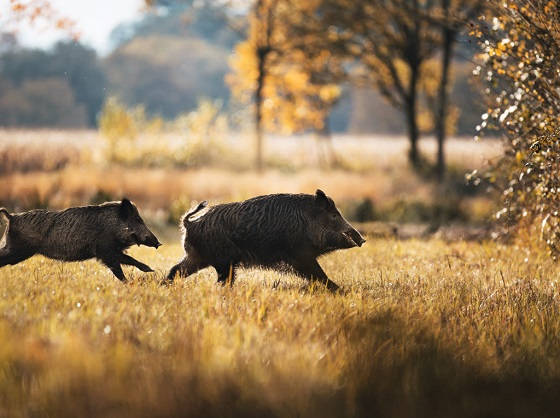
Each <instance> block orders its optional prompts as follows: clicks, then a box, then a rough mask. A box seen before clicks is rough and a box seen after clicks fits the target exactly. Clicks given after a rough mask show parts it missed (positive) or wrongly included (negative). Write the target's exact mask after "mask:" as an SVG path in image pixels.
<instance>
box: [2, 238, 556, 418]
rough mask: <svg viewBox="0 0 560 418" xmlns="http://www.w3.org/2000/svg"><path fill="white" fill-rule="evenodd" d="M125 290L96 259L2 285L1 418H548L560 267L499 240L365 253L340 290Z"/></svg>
mask: <svg viewBox="0 0 560 418" xmlns="http://www.w3.org/2000/svg"><path fill="white" fill-rule="evenodd" d="M131 252H132V254H133V255H134V256H135V257H137V258H139V259H140V260H143V261H145V262H147V263H149V264H150V265H152V267H154V268H155V269H156V273H151V274H141V273H139V272H137V271H133V270H131V269H128V270H127V271H126V274H127V275H128V277H129V282H128V283H126V284H122V283H120V282H118V281H117V280H115V279H114V278H113V277H112V275H111V274H110V272H109V271H108V270H107V269H105V268H104V267H103V266H101V265H100V264H98V263H96V262H95V261H90V262H86V263H81V264H76V263H74V264H62V263H60V262H55V261H51V260H47V259H44V258H41V257H34V258H32V259H30V260H28V261H26V262H24V263H21V264H18V265H15V266H10V267H6V268H2V269H0V294H1V298H0V338H1V340H2V344H1V345H0V416H7V417H8V416H9V417H12V416H13V417H31V416H52V417H55V416H56V417H66V416H68V417H71V416H84V417H86V416H91V417H93V416H109V417H111V416H113V417H119V416H146V417H148V416H161V417H163V416H216V417H221V416H303V417H307V416H309V417H319V416H320V417H340V416H353V417H359V416H379V417H422V416H425V417H449V416H454V417H476V416H480V417H482V416H492V417H513V416H539V417H545V416H556V415H557V413H556V405H557V399H558V395H559V394H560V361H559V360H560V359H559V355H560V352H559V347H560V344H559V343H560V341H559V335H560V309H559V301H558V290H559V287H560V284H559V282H558V279H557V278H558V273H559V269H558V266H557V265H555V264H554V263H553V262H551V261H550V260H549V259H548V257H547V256H546V255H545V254H543V253H540V252H538V251H533V252H529V251H528V250H526V249H523V248H520V247H517V246H514V245H510V246H506V245H503V244H499V243H495V242H485V243H467V242H455V243H449V242H444V241H439V240H435V239H431V240H427V241H420V240H409V241H398V240H393V239H370V240H369V241H368V243H367V244H366V245H365V246H364V247H363V248H361V249H354V250H350V251H340V252H337V253H334V254H332V255H329V256H326V257H325V258H323V259H321V264H322V266H323V267H324V269H325V271H326V272H327V274H328V275H329V276H330V277H331V278H332V279H333V280H334V281H335V282H337V283H338V284H340V285H342V287H343V288H344V291H343V292H342V293H341V294H334V295H333V294H331V293H329V292H327V291H325V290H324V289H322V288H320V287H309V286H308V285H307V283H305V282H304V281H303V280H301V279H299V278H296V277H293V276H291V275H287V274H280V273H275V272H269V271H262V270H242V271H241V273H240V274H239V276H238V277H239V278H238V280H237V282H236V284H235V286H234V287H233V288H229V287H222V286H220V285H218V284H216V282H215V280H216V276H215V273H214V272H213V271H212V270H210V269H207V270H203V271H201V272H199V273H197V274H196V275H194V276H192V277H190V278H188V279H179V280H177V281H176V282H175V283H174V284H173V285H171V286H162V285H161V284H160V280H161V279H162V277H163V274H165V271H166V269H167V268H168V267H169V266H170V265H172V263H173V262H174V261H176V260H177V259H178V258H179V257H180V256H181V254H182V249H181V248H180V246H179V245H178V244H171V245H165V246H164V247H162V248H161V249H160V250H158V251H155V250H151V249H143V248H140V249H136V248H135V249H133V250H132V251H131Z"/></svg>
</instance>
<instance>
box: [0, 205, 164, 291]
mask: <svg viewBox="0 0 560 418" xmlns="http://www.w3.org/2000/svg"><path fill="white" fill-rule="evenodd" d="M1 218H5V221H6V222H5V223H6V227H5V231H4V234H3V237H1V239H0V267H3V266H5V265H7V264H17V263H19V262H21V261H23V260H26V259H27V258H29V257H31V256H33V255H35V254H42V255H44V256H45V257H49V258H54V259H55V260H62V261H83V260H88V259H90V258H97V259H98V260H100V261H101V262H102V263H103V264H105V265H106V266H107V267H109V269H110V270H111V271H112V272H113V274H114V275H115V276H116V277H117V278H118V279H119V280H122V281H124V280H125V276H124V274H123V271H122V268H121V264H125V265H130V266H135V267H137V268H138V269H140V270H142V271H145V272H151V271H153V270H152V269H151V268H150V267H149V266H147V265H146V264H143V263H141V262H139V261H138V260H135V259H134V258H132V257H131V256H129V255H127V254H125V253H124V251H125V250H126V249H127V248H129V247H130V246H132V245H134V244H137V245H141V244H142V245H146V246H148V247H154V248H158V247H159V246H160V245H161V244H160V243H159V241H158V239H157V238H156V237H155V235H154V234H153V233H152V232H151V231H150V230H149V229H148V227H147V226H146V225H145V224H144V221H143V220H142V218H141V217H140V214H139V213H138V209H136V206H134V204H132V203H131V202H130V201H129V200H128V199H123V200H122V202H108V203H103V204H102V205H96V206H83V207H77V208H69V209H66V210H62V211H49V210H44V209H37V210H31V211H29V212H23V213H14V214H11V213H9V212H8V211H7V210H6V209H4V208H1V209H0V220H1Z"/></svg>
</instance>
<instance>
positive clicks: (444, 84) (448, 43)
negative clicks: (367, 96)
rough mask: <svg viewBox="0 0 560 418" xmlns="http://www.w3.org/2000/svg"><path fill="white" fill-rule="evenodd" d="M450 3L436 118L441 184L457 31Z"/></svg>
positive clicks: (446, 5) (444, 0)
mask: <svg viewBox="0 0 560 418" xmlns="http://www.w3.org/2000/svg"><path fill="white" fill-rule="evenodd" d="M449 2H450V0H442V6H443V10H444V14H445V21H444V26H443V27H442V35H443V45H442V58H441V80H440V84H439V92H438V110H437V117H436V135H437V145H438V150H437V166H436V173H437V178H438V181H439V182H440V183H441V182H443V180H444V179H445V139H446V136H447V132H446V128H447V113H448V112H447V111H448V106H449V72H450V70H451V58H452V56H453V45H454V43H455V40H456V36H457V34H456V31H455V30H454V29H453V28H451V27H450V26H449V23H450V22H449Z"/></svg>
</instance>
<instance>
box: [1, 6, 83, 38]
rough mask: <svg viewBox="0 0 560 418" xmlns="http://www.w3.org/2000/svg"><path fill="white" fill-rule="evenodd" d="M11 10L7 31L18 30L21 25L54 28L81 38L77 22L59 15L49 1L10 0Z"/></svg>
mask: <svg viewBox="0 0 560 418" xmlns="http://www.w3.org/2000/svg"><path fill="white" fill-rule="evenodd" d="M9 2H10V10H9V14H8V16H7V22H6V24H7V29H8V30H17V28H18V26H19V25H22V24H27V25H33V26H35V27H39V28H40V29H44V28H47V27H54V28H56V29H59V30H62V31H65V32H68V33H69V35H70V36H72V37H74V38H77V37H78V36H79V34H78V31H77V30H76V27H75V22H74V21H73V20H71V19H68V18H66V17H64V16H62V15H61V14H60V13H58V11H57V10H55V9H54V8H53V7H52V5H51V3H50V1H49V0H9Z"/></svg>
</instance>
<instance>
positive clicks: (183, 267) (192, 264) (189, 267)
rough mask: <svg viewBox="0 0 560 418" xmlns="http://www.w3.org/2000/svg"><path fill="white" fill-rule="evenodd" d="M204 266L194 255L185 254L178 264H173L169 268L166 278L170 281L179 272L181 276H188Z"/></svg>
mask: <svg viewBox="0 0 560 418" xmlns="http://www.w3.org/2000/svg"><path fill="white" fill-rule="evenodd" d="M204 267H207V265H203V264H202V263H200V262H199V261H198V259H197V258H196V257H192V256H187V257H185V258H183V259H182V260H181V261H180V262H179V264H176V265H174V266H173V267H172V268H171V270H169V274H168V275H167V280H168V281H170V282H172V281H173V280H174V279H175V275H176V274H177V273H179V276H181V277H188V276H190V275H191V274H194V273H196V272H197V271H198V270H201V269H203V268H204Z"/></svg>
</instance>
